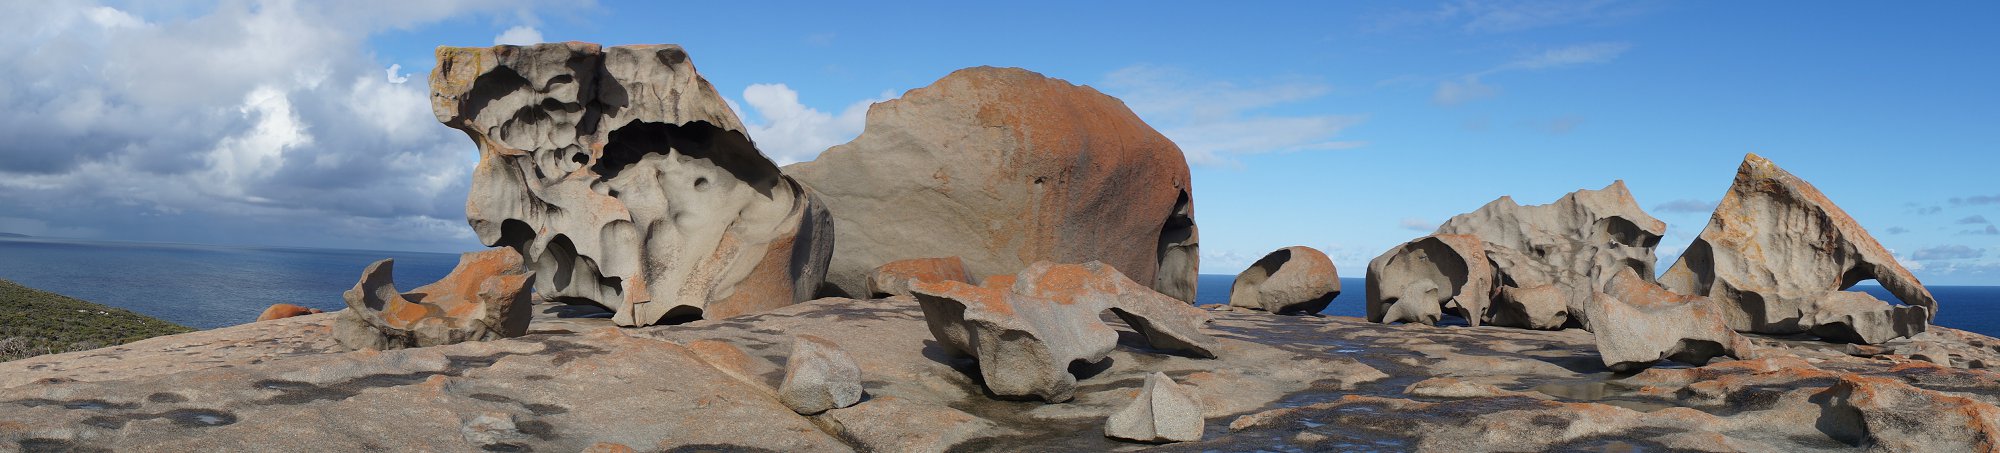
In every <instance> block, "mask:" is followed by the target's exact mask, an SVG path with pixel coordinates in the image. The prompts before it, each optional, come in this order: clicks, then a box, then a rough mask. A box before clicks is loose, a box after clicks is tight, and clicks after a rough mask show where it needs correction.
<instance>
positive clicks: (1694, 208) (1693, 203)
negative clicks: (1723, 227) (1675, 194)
mask: <svg viewBox="0 0 2000 453" xmlns="http://www.w3.org/2000/svg"><path fill="white" fill-rule="evenodd" d="M1715 205H1716V202H1714V201H1701V200H1694V199H1687V200H1674V201H1669V202H1666V203H1660V204H1659V205H1658V206H1654V207H1653V211H1655V212H1667V213H1685V214H1708V213H1711V212H1715Z"/></svg>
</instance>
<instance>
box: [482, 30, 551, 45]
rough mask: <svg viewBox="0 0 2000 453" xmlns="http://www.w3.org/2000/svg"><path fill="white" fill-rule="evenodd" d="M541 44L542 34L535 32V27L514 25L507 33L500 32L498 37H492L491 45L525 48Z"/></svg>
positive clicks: (538, 31)
mask: <svg viewBox="0 0 2000 453" xmlns="http://www.w3.org/2000/svg"><path fill="white" fill-rule="evenodd" d="M543 42H545V41H543V40H542V32H541V31H540V30H536V29H535V27H530V26H526V25H516V26H514V27H513V28H509V29H507V31H503V32H500V35H499V36H494V37H493V44H495V45H500V44H506V45H514V46H526V45H531V44H541V43H543Z"/></svg>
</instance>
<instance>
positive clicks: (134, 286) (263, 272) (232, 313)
mask: <svg viewBox="0 0 2000 453" xmlns="http://www.w3.org/2000/svg"><path fill="white" fill-rule="evenodd" d="M382 258H395V259H396V269H395V271H396V287H397V288H398V289H402V290H406V291H407V290H409V289H411V288H416V287H418V286H421V285H424V284H428V283H430V282H433V281H436V280H437V279H439V278H443V277H444V276H445V274H448V273H450V272H451V268H452V266H454V265H457V264H458V255H456V254H448V253H425V252H391V251H372V250H331V249H308V248H284V247H232V246H215V245H194V244H163V243H142V242H112V241H86V240H74V239H48V238H6V237H0V279H6V280H12V281H14V282H16V283H20V284H22V285H27V286H28V287H31V288H36V289H41V290H44V291H50V292H55V293H58V294H62V295H66V296H70V297H75V298H78V299H83V300H87V301H91V302H96V303H100V304H104V305H110V306H114V307H119V308H124V309H127V310H132V311H136V312H139V313H142V314H145V315H147V316H152V317H156V318H160V319H164V320H167V321H169V322H173V323H176V324H180V325H184V326H188V327H193V328H197V329H213V328H217V327H223V326H231V325H236V324H242V323H246V322H250V321H253V320H256V319H257V315H258V314H260V313H263V311H264V308H265V307H269V306H271V304H276V303H289V304H297V305H301V306H306V307H312V308H318V309H321V310H328V311H332V310H339V309H343V308H346V304H345V303H343V302H341V299H340V293H341V292H342V291H346V290H347V289H348V288H351V287H353V286H354V281H355V280H356V279H358V278H360V276H361V269H362V268H363V267H366V266H368V263H372V262H375V260H379V259H382ZM1356 271H1359V269H1356ZM1234 279H1235V276H1233V275H1222V274H1203V275H1202V276H1201V277H1200V280H1199V282H1198V284H1197V287H1196V292H1195V299H1196V301H1197V302H1198V303H1201V304H1215V303H1228V302H1229V285H1230V283H1231V282H1233V281H1234ZM1340 284H1341V289H1342V291H1341V293H1340V297H1337V298H1334V300H1333V303H1332V304H1331V305H1329V306H1328V307H1327V309H1326V311H1324V312H1323V313H1325V314H1329V315H1337V316H1355V317H1360V316H1362V315H1363V311H1362V307H1361V299H1362V298H1363V297H1364V292H1365V290H1364V288H1365V287H1364V286H1362V279H1358V278H1343V279H1340ZM1929 288H1930V290H1931V294H1932V295H1934V296H1937V299H1938V303H1939V304H1940V305H1942V306H1943V308H1942V309H1941V310H1940V312H1941V315H1940V316H1939V318H1938V319H1935V320H1933V322H1934V323H1936V324H1938V325H1942V326H1947V327H1952V328H1957V329H1964V330H1969V331H1973V332H1979V333H1982V334H1986V335H1994V336H2000V287H1996V286H1930V287H1929ZM1855 289H1857V290H1861V291H1866V292H1868V293H1870V294H1874V295H1875V296H1876V297H1878V298H1883V299H1887V300H1893V297H1892V296H1890V295H1889V294H1888V293H1887V292H1885V291H1883V290H1882V288H1881V287H1880V286H1874V285H1861V286H1857V287H1856V288H1855Z"/></svg>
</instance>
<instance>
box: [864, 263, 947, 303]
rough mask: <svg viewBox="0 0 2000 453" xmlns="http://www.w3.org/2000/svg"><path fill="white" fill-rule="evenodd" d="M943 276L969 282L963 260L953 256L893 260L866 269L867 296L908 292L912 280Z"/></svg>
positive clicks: (937, 278)
mask: <svg viewBox="0 0 2000 453" xmlns="http://www.w3.org/2000/svg"><path fill="white" fill-rule="evenodd" d="M945 280H956V281H961V282H966V283H972V277H971V275H970V274H967V273H966V272H965V262H964V261H962V260H959V259H958V257H956V256H953V257H948V258H911V259H906V260H896V261H892V262H889V263H888V264H884V265H881V266H877V267H875V270H873V271H870V272H868V284H867V287H868V297H871V298H875V297H889V296H908V295H910V283H912V282H939V281H945Z"/></svg>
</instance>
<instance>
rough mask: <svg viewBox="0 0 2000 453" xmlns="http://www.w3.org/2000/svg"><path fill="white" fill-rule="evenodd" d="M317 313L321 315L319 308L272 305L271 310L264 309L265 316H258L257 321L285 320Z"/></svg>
mask: <svg viewBox="0 0 2000 453" xmlns="http://www.w3.org/2000/svg"><path fill="white" fill-rule="evenodd" d="M315 313H320V310H319V309H317V308H306V307H301V306H297V305H292V304H271V307H270V308H265V309H264V314H260V315H257V321H270V320H273V319H285V318H290V317H293V316H302V315H310V314H315Z"/></svg>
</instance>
